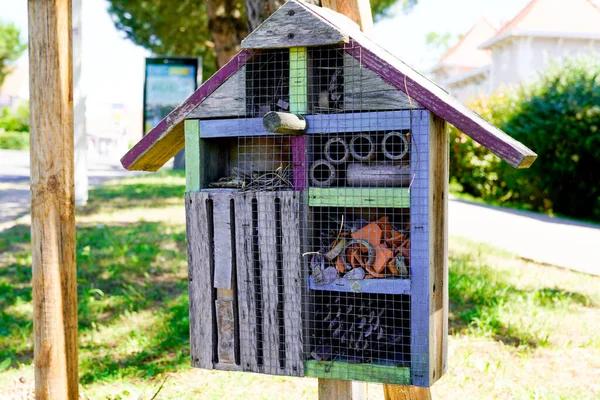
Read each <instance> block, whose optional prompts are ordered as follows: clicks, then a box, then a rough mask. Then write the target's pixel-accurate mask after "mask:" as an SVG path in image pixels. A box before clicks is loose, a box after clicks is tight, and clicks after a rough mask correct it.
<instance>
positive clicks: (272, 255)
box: [256, 192, 279, 374]
mask: <svg viewBox="0 0 600 400" xmlns="http://www.w3.org/2000/svg"><path fill="white" fill-rule="evenodd" d="M256 199H257V203H258V245H259V250H260V277H261V293H262V310H263V313H262V322H263V336H262V337H263V353H264V360H263V365H264V369H265V370H264V372H265V373H269V374H277V373H278V371H279V321H278V320H277V300H278V299H277V248H276V247H277V246H276V245H277V243H276V229H275V202H274V200H275V196H274V195H273V193H269V192H257V193H256Z"/></svg>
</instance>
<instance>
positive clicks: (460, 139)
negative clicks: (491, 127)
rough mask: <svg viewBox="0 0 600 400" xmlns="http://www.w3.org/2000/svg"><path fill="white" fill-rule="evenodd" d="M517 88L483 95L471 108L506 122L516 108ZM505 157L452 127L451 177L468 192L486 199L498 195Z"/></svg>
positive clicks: (497, 123) (499, 195) (487, 117)
mask: <svg viewBox="0 0 600 400" xmlns="http://www.w3.org/2000/svg"><path fill="white" fill-rule="evenodd" d="M515 94H516V92H514V91H503V90H500V91H497V92H495V93H494V94H492V95H491V96H489V97H484V98H479V99H477V100H475V101H474V102H473V103H471V104H470V105H469V107H470V108H471V109H473V110H474V111H475V112H477V113H478V114H479V115H481V116H482V117H483V118H485V119H487V120H488V121H490V122H491V123H493V124H495V125H497V126H503V125H504V124H503V123H505V122H506V120H507V118H508V117H509V116H510V114H511V113H512V112H513V111H514V109H515V107H516V102H517V101H518V99H517V98H516V96H515ZM500 163H501V160H500V158H498V157H497V156H495V155H494V154H492V153H491V152H490V151H489V150H487V149H486V148H485V147H483V146H481V145H480V144H479V143H477V142H475V141H474V140H472V139H471V138H470V137H469V136H467V135H466V134H464V133H463V132H461V131H459V130H458V129H456V128H454V127H451V129H450V177H451V180H453V181H455V182H457V183H458V184H459V185H460V187H461V188H462V191H463V192H464V193H467V194H470V195H472V196H475V197H481V198H484V199H488V200H489V199H496V198H498V197H501V195H502V194H504V193H503V192H502V191H499V190H500V188H501V185H503V184H504V182H503V181H499V175H498V169H499V168H500Z"/></svg>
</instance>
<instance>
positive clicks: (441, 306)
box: [429, 114, 450, 384]
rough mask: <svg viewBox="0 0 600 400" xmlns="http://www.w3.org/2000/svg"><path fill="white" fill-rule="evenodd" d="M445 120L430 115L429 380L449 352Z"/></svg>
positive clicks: (443, 367) (442, 369)
mask: <svg viewBox="0 0 600 400" xmlns="http://www.w3.org/2000/svg"><path fill="white" fill-rule="evenodd" d="M445 128H446V123H445V121H444V120H443V119H441V118H440V117H438V116H436V115H434V114H431V119H430V132H431V138H430V140H431V146H430V149H431V150H430V156H429V157H430V170H429V182H430V187H429V198H430V202H431V213H430V215H429V228H430V232H429V260H430V263H429V271H430V274H431V280H430V284H429V293H430V299H431V300H430V301H431V305H430V313H431V314H430V320H429V325H430V326H429V357H430V360H431V362H430V365H429V368H430V369H429V379H430V384H433V383H434V382H435V381H437V380H438V379H439V378H440V377H441V376H442V375H443V374H444V373H445V372H446V369H447V354H448V175H449V172H448V170H449V165H448V163H449V151H450V146H449V135H448V132H446V129H445Z"/></svg>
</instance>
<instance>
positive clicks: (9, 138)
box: [0, 131, 29, 150]
mask: <svg viewBox="0 0 600 400" xmlns="http://www.w3.org/2000/svg"><path fill="white" fill-rule="evenodd" d="M0 149H6V150H27V149H29V132H10V131H0Z"/></svg>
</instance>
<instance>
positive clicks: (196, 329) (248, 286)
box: [186, 190, 304, 376]
mask: <svg viewBox="0 0 600 400" xmlns="http://www.w3.org/2000/svg"><path fill="white" fill-rule="evenodd" d="M299 207H300V198H299V196H298V195H297V193H295V192H292V191H281V192H258V193H240V192H238V191H232V190H208V191H201V192H189V193H187V194H186V215H187V230H188V264H189V285H190V331H191V333H190V337H191V339H190V340H191V358H192V365H194V366H197V367H201V368H207V369H213V368H214V369H222V370H244V371H251V372H262V373H269V374H275V375H291V376H302V375H303V374H304V367H303V358H302V343H303V340H302V320H301V285H302V279H301V254H300V228H299V217H300V212H299Z"/></svg>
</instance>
